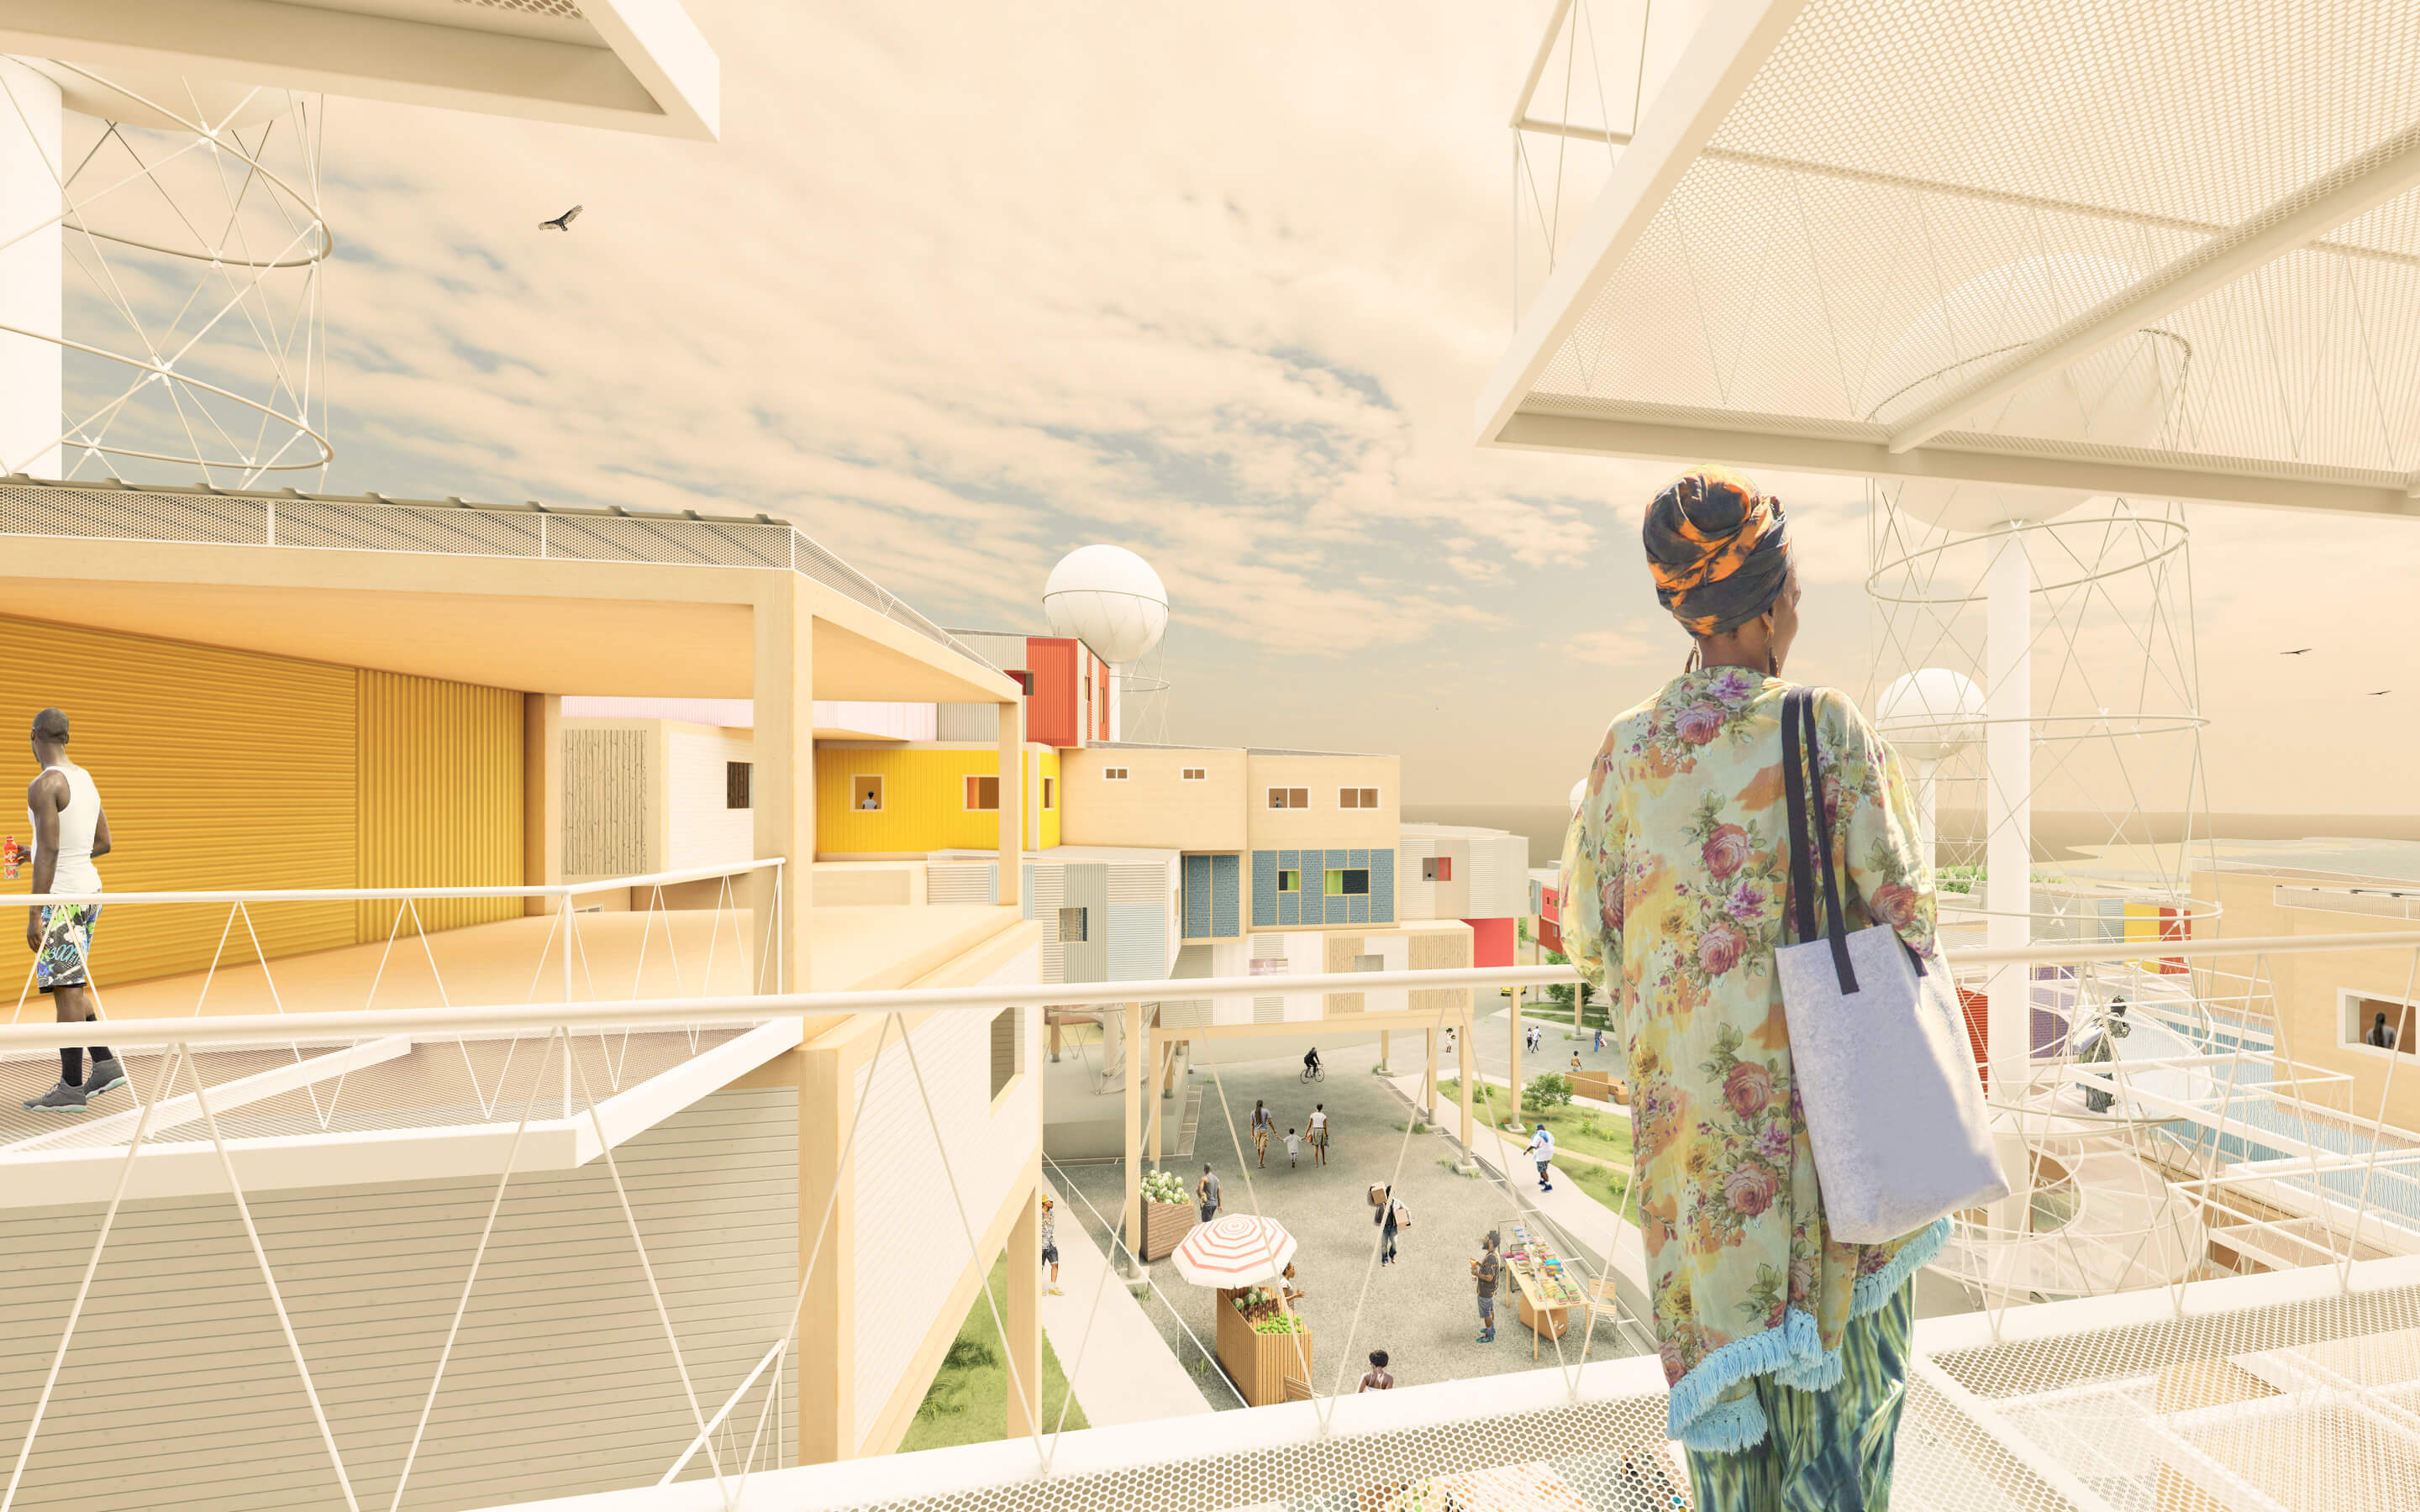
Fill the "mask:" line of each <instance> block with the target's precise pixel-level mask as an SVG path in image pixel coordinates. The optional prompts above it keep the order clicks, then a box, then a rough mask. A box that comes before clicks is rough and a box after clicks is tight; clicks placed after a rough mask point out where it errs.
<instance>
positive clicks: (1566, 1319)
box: [1504, 1224, 1588, 1360]
mask: <svg viewBox="0 0 2420 1512" xmlns="http://www.w3.org/2000/svg"><path fill="white" fill-rule="evenodd" d="M1563 1265H1564V1262H1563V1259H1562V1257H1560V1256H1559V1255H1557V1254H1556V1253H1555V1248H1554V1245H1553V1243H1552V1242H1549V1241H1548V1240H1547V1239H1546V1238H1545V1236H1544V1235H1543V1234H1539V1233H1535V1232H1533V1231H1532V1230H1531V1229H1530V1227H1529V1226H1528V1225H1527V1224H1514V1225H1512V1227H1510V1228H1509V1229H1507V1230H1506V1231H1505V1236H1504V1273H1505V1274H1506V1275H1507V1276H1508V1277H1510V1278H1511V1279H1512V1295H1513V1299H1514V1306H1515V1308H1516V1310H1517V1316H1518V1317H1519V1318H1520V1320H1521V1326H1522V1327H1523V1328H1526V1329H1528V1331H1529V1358H1531V1359H1532V1360H1534V1359H1536V1358H1537V1357H1538V1337H1539V1335H1545V1336H1546V1337H1548V1338H1556V1339H1559V1338H1561V1337H1562V1336H1563V1331H1564V1330H1565V1329H1566V1328H1568V1327H1569V1326H1570V1325H1571V1309H1572V1308H1574V1307H1585V1306H1586V1305H1587V1303H1588V1296H1587V1293H1586V1292H1585V1291H1584V1290H1582V1287H1583V1286H1584V1285H1585V1282H1584V1281H1582V1280H1581V1279H1580V1278H1579V1277H1578V1274H1577V1273H1576V1272H1574V1273H1572V1274H1571V1275H1568V1276H1567V1275H1566V1274H1565V1273H1564V1269H1563Z"/></svg>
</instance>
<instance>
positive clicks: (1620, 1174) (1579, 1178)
mask: <svg viewBox="0 0 2420 1512" xmlns="http://www.w3.org/2000/svg"><path fill="white" fill-rule="evenodd" d="M1555 1180H1559V1181H1570V1182H1573V1183H1574V1184H1575V1185H1576V1186H1578V1187H1579V1189H1580V1190H1581V1191H1583V1192H1585V1193H1587V1194H1588V1195H1589V1196H1592V1197H1594V1198H1596V1199H1597V1200H1598V1201H1599V1202H1602V1203H1604V1204H1605V1205H1606V1207H1608V1208H1611V1209H1613V1210H1614V1211H1617V1212H1620V1213H1621V1215H1622V1216H1623V1217H1624V1218H1627V1219H1629V1220H1630V1223H1631V1227H1638V1187H1637V1183H1635V1182H1632V1181H1631V1180H1630V1176H1629V1173H1627V1172H1625V1171H1617V1170H1614V1169H1612V1168H1610V1167H1608V1166H1604V1165H1583V1164H1581V1163H1580V1162H1578V1161H1574V1162H1572V1163H1571V1164H1570V1165H1559V1166H1557V1167H1556V1168H1555ZM1624 1185H1628V1186H1629V1187H1630V1191H1629V1193H1628V1194H1627V1196H1626V1197H1625V1195H1624V1193H1623V1192H1622V1188H1623V1186H1624Z"/></svg>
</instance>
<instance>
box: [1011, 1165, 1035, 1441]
mask: <svg viewBox="0 0 2420 1512" xmlns="http://www.w3.org/2000/svg"><path fill="white" fill-rule="evenodd" d="M1041 1256H1042V1186H1041V1183H1040V1182H1038V1181H1037V1182H1036V1183H1034V1184H1033V1185H1032V1186H1031V1187H1028V1188H1027V1189H1026V1193H1025V1196H1024V1198H1023V1200H1021V1201H1020V1202H1018V1204H1017V1206H1016V1225H1015V1226H1014V1227H1011V1228H1010V1229H1009V1231H1008V1264H1007V1266H1006V1267H1005V1269H1006V1270H1007V1272H1008V1295H1007V1297H1005V1298H1004V1299H1002V1303H1001V1310H1000V1311H1001V1322H1002V1323H1004V1324H1006V1325H1007V1328H1008V1337H1007V1338H1006V1339H1005V1340H1003V1341H1002V1342H1003V1343H1005V1344H1006V1346H1007V1350H1008V1363H1007V1367H1006V1369H1007V1375H1008V1393H1007V1396H1008V1404H1007V1408H1008V1411H1007V1418H1008V1436H1009V1437H1010V1438H1012V1439H1022V1438H1025V1437H1027V1436H1028V1435H1030V1434H1034V1433H1039V1432H1041V1431H1042V1430H1043V1427H1044V1425H1043V1421H1042V1274H1043V1273H1042V1265H1041Z"/></svg>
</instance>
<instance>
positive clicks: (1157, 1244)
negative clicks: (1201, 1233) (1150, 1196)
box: [1142, 1202, 1202, 1260]
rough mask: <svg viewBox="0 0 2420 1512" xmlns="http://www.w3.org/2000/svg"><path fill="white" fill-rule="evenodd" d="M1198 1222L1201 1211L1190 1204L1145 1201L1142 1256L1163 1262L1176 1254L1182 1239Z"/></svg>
mask: <svg viewBox="0 0 2420 1512" xmlns="http://www.w3.org/2000/svg"><path fill="white" fill-rule="evenodd" d="M1201 1221H1202V1210H1201V1209H1199V1208H1196V1207H1195V1206H1194V1205H1193V1204H1192V1203H1190V1202H1146V1203H1144V1204H1143V1205H1142V1257H1143V1258H1144V1259H1146V1260H1164V1259H1166V1258H1168V1257H1170V1256H1171V1255H1173V1254H1175V1253H1176V1246H1177V1245H1179V1244H1182V1243H1184V1242H1185V1236H1186V1235H1187V1234H1189V1233H1191V1232H1193V1226H1194V1225H1196V1224H1198V1223H1200V1222H1201Z"/></svg>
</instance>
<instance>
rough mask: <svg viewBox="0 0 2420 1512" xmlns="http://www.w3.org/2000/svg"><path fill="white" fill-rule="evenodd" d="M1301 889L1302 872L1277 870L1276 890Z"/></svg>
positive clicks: (1297, 890)
mask: <svg viewBox="0 0 2420 1512" xmlns="http://www.w3.org/2000/svg"><path fill="white" fill-rule="evenodd" d="M1301 890H1302V873H1301V872H1293V871H1285V870H1282V869H1281V870H1280V871H1279V872H1278V891H1280V892H1300V891H1301Z"/></svg>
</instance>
